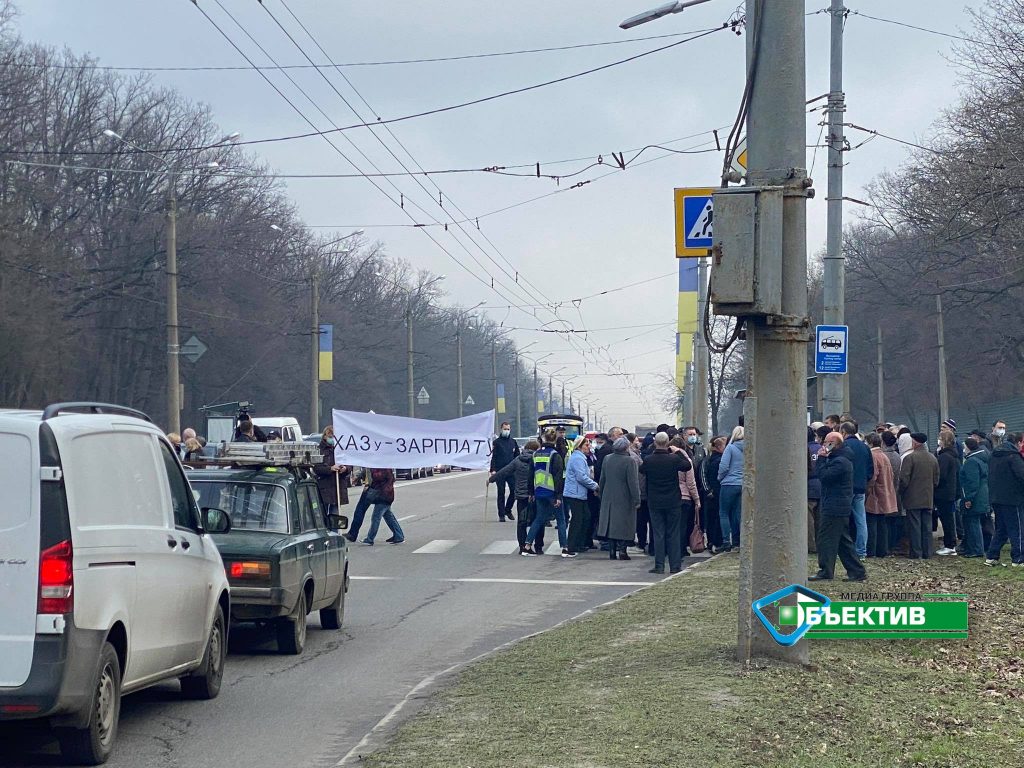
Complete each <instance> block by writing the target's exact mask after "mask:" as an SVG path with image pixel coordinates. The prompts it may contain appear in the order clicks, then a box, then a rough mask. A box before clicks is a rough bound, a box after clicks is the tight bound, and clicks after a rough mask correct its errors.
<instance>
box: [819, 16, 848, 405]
mask: <svg viewBox="0 0 1024 768" xmlns="http://www.w3.org/2000/svg"><path fill="white" fill-rule="evenodd" d="M829 13H831V14H832V55H831V63H830V75H831V77H830V85H829V94H828V220H827V224H826V227H827V229H826V245H825V275H824V278H825V290H824V300H825V307H824V309H825V313H824V320H825V325H844V324H845V317H846V311H845V307H844V302H845V293H846V261H845V259H844V257H843V148H844V144H845V141H846V138H845V136H844V131H843V120H844V118H845V115H846V94H844V93H843V25H844V24H845V22H846V13H847V9H846V8H844V7H843V0H832V5H831V6H830V8H829ZM822 376H823V377H824V382H823V387H824V398H823V400H824V403H823V404H824V410H825V414H826V415H827V414H830V413H846V412H847V411H848V410H849V405H848V403H847V396H846V379H847V377H846V376H842V375H837V374H828V373H826V374H822Z"/></svg>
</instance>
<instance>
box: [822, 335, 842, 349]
mask: <svg viewBox="0 0 1024 768" xmlns="http://www.w3.org/2000/svg"><path fill="white" fill-rule="evenodd" d="M821 348H822V349H842V348H843V340H842V339H837V338H836V337H835V336H826V337H825V338H823V339H822V340H821Z"/></svg>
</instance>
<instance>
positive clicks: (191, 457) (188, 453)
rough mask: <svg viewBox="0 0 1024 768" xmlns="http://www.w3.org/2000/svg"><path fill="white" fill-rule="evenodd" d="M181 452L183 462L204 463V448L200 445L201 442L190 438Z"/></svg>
mask: <svg viewBox="0 0 1024 768" xmlns="http://www.w3.org/2000/svg"><path fill="white" fill-rule="evenodd" d="M181 448H182V450H181V460H182V461H202V460H203V446H202V445H200V444H199V441H198V440H197V439H196V438H194V437H190V438H189V439H188V440H186V441H185V442H184V444H183V445H182V447H181Z"/></svg>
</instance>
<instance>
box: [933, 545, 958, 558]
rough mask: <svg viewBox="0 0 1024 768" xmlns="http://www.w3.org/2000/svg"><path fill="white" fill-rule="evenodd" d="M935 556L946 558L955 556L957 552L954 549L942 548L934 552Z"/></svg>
mask: <svg viewBox="0 0 1024 768" xmlns="http://www.w3.org/2000/svg"><path fill="white" fill-rule="evenodd" d="M935 554H936V555H942V556H943V557H946V556H948V555H955V554H957V551H956V550H955V549H952V548H950V547H943V548H942V549H937V550H935Z"/></svg>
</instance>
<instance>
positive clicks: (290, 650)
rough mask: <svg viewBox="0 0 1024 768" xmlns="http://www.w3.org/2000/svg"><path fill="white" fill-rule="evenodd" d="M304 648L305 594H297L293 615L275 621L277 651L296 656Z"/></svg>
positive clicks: (303, 592)
mask: <svg viewBox="0 0 1024 768" xmlns="http://www.w3.org/2000/svg"><path fill="white" fill-rule="evenodd" d="M305 647H306V592H305V590H303V591H302V592H299V602H298V605H296V606H295V613H293V614H292V615H291V616H288V617H286V618H283V619H278V620H277V650H279V651H280V652H281V653H287V654H290V655H292V656H297V655H299V654H300V653H302V649H303V648H305Z"/></svg>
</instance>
